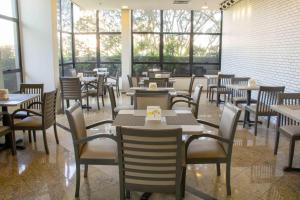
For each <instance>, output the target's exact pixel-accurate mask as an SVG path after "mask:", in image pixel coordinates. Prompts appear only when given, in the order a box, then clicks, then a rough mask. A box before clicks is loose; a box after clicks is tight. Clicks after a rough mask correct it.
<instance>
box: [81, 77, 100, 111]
mask: <svg viewBox="0 0 300 200" xmlns="http://www.w3.org/2000/svg"><path fill="white" fill-rule="evenodd" d="M104 79H105V77H104V75H98V79H97V82H96V83H95V84H92V83H91V84H88V87H89V89H88V90H87V91H86V92H85V94H86V96H87V98H89V97H96V98H97V106H98V110H100V103H99V97H100V96H101V98H102V105H103V107H104Z"/></svg>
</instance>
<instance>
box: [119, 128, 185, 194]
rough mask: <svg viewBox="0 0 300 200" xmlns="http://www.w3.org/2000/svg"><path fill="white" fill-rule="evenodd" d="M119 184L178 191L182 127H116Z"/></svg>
mask: <svg viewBox="0 0 300 200" xmlns="http://www.w3.org/2000/svg"><path fill="white" fill-rule="evenodd" d="M117 136H118V158H119V171H120V185H121V187H122V186H123V185H124V187H125V189H128V190H134V191H143V192H176V195H177V194H180V186H181V175H182V174H181V173H182V156H183V155H182V147H181V146H182V130H181V129H166V130H161V129H160V130H149V129H148V130H145V129H134V128H128V127H127V128H126V127H117Z"/></svg>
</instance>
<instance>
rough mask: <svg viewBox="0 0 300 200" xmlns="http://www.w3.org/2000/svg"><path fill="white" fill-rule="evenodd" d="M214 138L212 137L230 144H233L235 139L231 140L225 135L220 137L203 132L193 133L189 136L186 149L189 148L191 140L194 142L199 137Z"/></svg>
mask: <svg viewBox="0 0 300 200" xmlns="http://www.w3.org/2000/svg"><path fill="white" fill-rule="evenodd" d="M203 137H204V138H212V139H215V140H219V141H221V142H225V143H228V144H231V143H232V142H233V141H231V140H229V139H226V138H223V137H220V136H218V135H213V134H207V133H205V134H201V135H192V136H191V137H189V138H188V139H187V141H186V147H185V149H186V150H187V149H188V148H189V145H190V144H191V142H193V141H194V140H196V139H199V138H203Z"/></svg>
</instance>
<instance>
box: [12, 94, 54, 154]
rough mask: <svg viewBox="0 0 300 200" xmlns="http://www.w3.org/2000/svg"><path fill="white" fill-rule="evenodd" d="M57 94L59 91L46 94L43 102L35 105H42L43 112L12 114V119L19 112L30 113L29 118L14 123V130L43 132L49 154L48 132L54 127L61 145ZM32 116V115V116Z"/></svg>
mask: <svg viewBox="0 0 300 200" xmlns="http://www.w3.org/2000/svg"><path fill="white" fill-rule="evenodd" d="M56 94H57V90H54V91H51V92H46V93H44V96H43V101H42V102H35V104H40V105H41V107H42V112H41V113H38V112H35V111H33V110H29V109H23V108H21V109H18V110H16V111H15V112H13V113H12V119H14V116H15V115H16V113H18V112H19V111H25V112H27V113H28V117H26V118H24V119H22V120H20V121H13V123H12V127H13V130H27V131H37V130H41V131H42V132H43V139H44V146H45V150H46V153H47V154H49V149H48V144H47V136H46V130H47V129H48V128H50V127H51V126H53V128H54V135H55V140H56V143H57V144H59V141H58V136H57V129H56ZM30 114H31V115H30Z"/></svg>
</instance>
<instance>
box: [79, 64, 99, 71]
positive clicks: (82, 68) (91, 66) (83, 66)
mask: <svg viewBox="0 0 300 200" xmlns="http://www.w3.org/2000/svg"><path fill="white" fill-rule="evenodd" d="M96 67H97V64H96V63H77V64H76V67H75V68H76V71H77V73H78V72H84V71H93V69H95V68H96Z"/></svg>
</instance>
